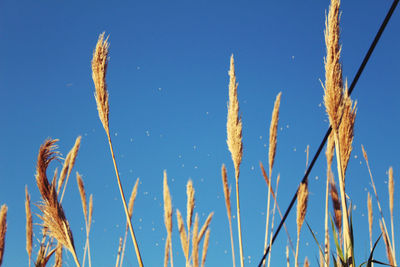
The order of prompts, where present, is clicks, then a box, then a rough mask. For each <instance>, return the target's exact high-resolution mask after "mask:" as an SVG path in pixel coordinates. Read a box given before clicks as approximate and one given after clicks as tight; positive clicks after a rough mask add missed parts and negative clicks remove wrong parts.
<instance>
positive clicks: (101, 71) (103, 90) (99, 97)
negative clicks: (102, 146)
mask: <svg viewBox="0 0 400 267" xmlns="http://www.w3.org/2000/svg"><path fill="white" fill-rule="evenodd" d="M107 40H108V37H107V38H106V39H105V40H104V33H102V34H100V36H99V39H98V41H97V44H96V48H95V50H94V52H93V59H92V78H93V82H94V85H95V99H96V104H97V111H98V113H99V118H100V121H101V123H102V124H103V127H104V130H105V132H106V135H107V139H108V144H109V147H110V153H111V157H112V160H113V164H114V170H115V175H116V177H117V184H118V188H119V192H120V194H121V199H122V204H123V207H124V211H125V216H126V220H127V222H128V225H129V231H130V233H131V237H132V242H133V246H134V248H135V253H136V257H137V260H138V263H139V266H140V267H143V261H142V257H141V255H140V251H139V245H138V243H137V241H136V236H135V232H134V231H133V226H132V222H131V219H130V217H129V212H128V207H127V204H126V200H125V195H124V191H123V188H122V184H121V178H120V176H119V172H118V167H117V162H116V160H115V154H114V148H113V146H112V142H111V136H110V128H109V104H108V91H107V84H106V72H107V66H108V48H109V43H108V42H107Z"/></svg>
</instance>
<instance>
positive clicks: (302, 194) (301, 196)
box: [295, 183, 308, 267]
mask: <svg viewBox="0 0 400 267" xmlns="http://www.w3.org/2000/svg"><path fill="white" fill-rule="evenodd" d="M307 205H308V184H307V183H301V184H300V186H299V190H298V193H297V217H296V225H297V243H296V244H297V245H296V257H295V267H298V266H299V263H298V258H299V242H300V231H301V227H302V226H303V222H304V219H305V218H306V212H307Z"/></svg>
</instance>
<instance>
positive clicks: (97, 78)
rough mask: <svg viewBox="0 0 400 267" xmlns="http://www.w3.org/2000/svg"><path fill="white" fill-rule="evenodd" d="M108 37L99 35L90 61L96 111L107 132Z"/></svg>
mask: <svg viewBox="0 0 400 267" xmlns="http://www.w3.org/2000/svg"><path fill="white" fill-rule="evenodd" d="M109 46H110V44H109V43H108V37H107V38H106V39H104V32H103V33H102V34H100V36H99V39H98V41H97V44H96V48H95V50H94V53H93V59H92V78H93V82H94V86H95V88H96V92H95V94H94V96H95V98H96V104H97V111H98V112H99V118H100V121H101V123H102V124H103V127H104V130H105V131H106V132H109V131H110V129H109V121H108V115H109V105H108V91H107V84H106V73H107V66H108V60H109V58H108V48H109Z"/></svg>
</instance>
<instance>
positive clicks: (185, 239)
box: [176, 209, 189, 261]
mask: <svg viewBox="0 0 400 267" xmlns="http://www.w3.org/2000/svg"><path fill="white" fill-rule="evenodd" d="M176 218H177V220H178V230H179V236H180V238H181V244H182V250H183V253H184V255H185V258H186V261H187V260H188V259H189V243H188V237H187V234H186V230H185V225H184V222H183V218H182V214H181V212H180V211H179V210H178V209H177V210H176Z"/></svg>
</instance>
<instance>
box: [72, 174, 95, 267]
mask: <svg viewBox="0 0 400 267" xmlns="http://www.w3.org/2000/svg"><path fill="white" fill-rule="evenodd" d="M76 182H77V184H78V190H79V195H80V197H81V203H82V209H83V215H84V218H85V228H86V241H85V248H84V253H83V260H82V266H85V260H86V252H87V254H88V262H89V267H91V266H92V260H91V256H90V242H89V233H90V225H91V224H90V223H89V221H90V220H91V217H92V216H91V215H88V213H89V211H90V213H92V209H93V207H92V205H93V202H92V201H93V200H92V201H90V202H89V206H90V209H89V210H88V205H87V200H86V191H85V185H84V183H83V180H82V176H81V175H80V174H79V173H78V172H76ZM90 199H92V197H91V198H90Z"/></svg>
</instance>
